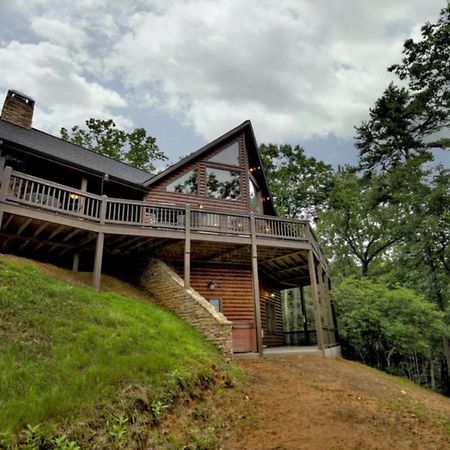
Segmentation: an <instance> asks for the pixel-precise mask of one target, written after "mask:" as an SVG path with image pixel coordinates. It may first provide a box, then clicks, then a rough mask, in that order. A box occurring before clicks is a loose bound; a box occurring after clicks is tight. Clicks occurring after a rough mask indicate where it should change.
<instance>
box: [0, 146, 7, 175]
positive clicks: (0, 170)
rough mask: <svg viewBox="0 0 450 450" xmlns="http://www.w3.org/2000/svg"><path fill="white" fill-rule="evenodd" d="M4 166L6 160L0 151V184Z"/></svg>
mask: <svg viewBox="0 0 450 450" xmlns="http://www.w3.org/2000/svg"><path fill="white" fill-rule="evenodd" d="M5 164H6V158H5V157H4V156H2V151H1V149H0V183H1V182H2V175H3V171H4V169H5Z"/></svg>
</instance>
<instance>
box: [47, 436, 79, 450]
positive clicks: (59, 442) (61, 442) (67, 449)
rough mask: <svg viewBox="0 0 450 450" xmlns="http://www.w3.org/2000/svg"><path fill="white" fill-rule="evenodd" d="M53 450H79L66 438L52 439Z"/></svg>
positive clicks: (77, 446) (76, 445) (75, 444)
mask: <svg viewBox="0 0 450 450" xmlns="http://www.w3.org/2000/svg"><path fill="white" fill-rule="evenodd" d="M52 443H53V444H54V446H55V447H54V448H55V450H81V448H80V446H79V445H78V444H77V443H76V442H75V441H71V440H70V439H68V438H67V436H65V435H63V436H59V437H55V438H53V439H52Z"/></svg>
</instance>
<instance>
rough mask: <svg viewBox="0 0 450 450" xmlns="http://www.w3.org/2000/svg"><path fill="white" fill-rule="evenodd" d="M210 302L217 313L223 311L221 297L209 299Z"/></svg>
mask: <svg viewBox="0 0 450 450" xmlns="http://www.w3.org/2000/svg"><path fill="white" fill-rule="evenodd" d="M208 302H209V304H210V305H211V306H213V307H214V309H215V310H216V311H219V312H220V311H222V299H221V298H219V297H214V298H208Z"/></svg>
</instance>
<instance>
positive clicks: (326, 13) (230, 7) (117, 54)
mask: <svg viewBox="0 0 450 450" xmlns="http://www.w3.org/2000/svg"><path fill="white" fill-rule="evenodd" d="M425 3H426V4H424V2H422V1H420V0H413V1H400V2H399V1H397V2H391V1H388V0H383V1H379V2H377V3H376V7H375V4H374V3H370V4H368V3H367V2H360V1H355V0H341V1H339V2H338V1H329V2H326V4H325V3H323V2H317V1H313V0H305V1H298V0H285V1H280V2H273V1H270V0H248V1H247V2H245V6H244V5H243V3H242V2H241V1H238V0H224V1H219V2H210V1H206V0H190V1H185V0H183V1H181V0H180V1H171V2H169V3H167V2H154V3H153V6H154V10H153V11H142V12H139V13H135V14H133V15H132V16H131V17H130V18H129V21H128V23H127V24H126V26H127V28H128V32H127V33H126V34H125V35H124V36H123V37H122V38H121V39H120V40H119V41H118V42H117V43H116V44H115V45H114V46H113V47H112V50H111V52H110V56H109V59H107V61H106V65H107V67H108V68H110V69H111V70H113V71H116V70H118V71H119V72H120V73H121V76H122V77H123V82H124V83H125V84H126V85H127V86H128V87H129V88H133V89H141V90H142V92H145V93H146V94H147V96H148V91H150V92H152V93H153V101H155V98H156V99H158V101H159V105H160V107H161V108H166V109H167V110H169V111H171V112H172V113H173V114H177V115H178V116H180V117H182V118H183V119H184V120H185V121H188V122H190V123H191V124H192V126H193V127H195V129H196V131H197V132H198V133H199V134H200V135H202V136H203V137H205V138H208V139H209V138H213V137H215V136H217V134H219V133H221V132H222V131H224V130H226V129H227V128H230V127H232V126H234V125H236V123H239V122H240V121H242V120H245V119H247V118H250V119H252V121H253V123H254V125H255V127H256V129H257V134H258V135H259V136H260V138H261V139H262V140H274V141H275V140H278V141H280V140H289V139H295V138H297V139H306V138H311V137H313V136H324V135H328V134H333V135H336V136H337V137H339V138H349V137H351V135H352V134H353V126H354V125H355V124H358V123H359V122H360V120H361V119H362V118H364V117H365V116H366V115H367V111H368V108H369V106H371V105H372V104H373V101H374V100H375V99H376V98H377V97H378V96H379V95H380V93H381V92H382V90H383V89H384V88H385V87H386V85H387V83H388V82H389V80H390V79H391V77H392V76H391V74H388V73H387V72H386V67H387V66H388V65H389V64H392V63H393V62H396V61H398V60H399V58H400V52H401V48H402V43H403V40H404V39H405V38H406V37H408V33H409V32H410V31H411V30H412V29H414V27H417V24H421V23H423V22H424V21H425V19H427V18H434V17H435V16H437V14H438V11H439V8H440V6H441V5H440V1H438V0H436V1H430V2H425ZM155 6H156V7H157V8H155ZM412 13H414V14H412Z"/></svg>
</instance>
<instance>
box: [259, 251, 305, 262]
mask: <svg viewBox="0 0 450 450" xmlns="http://www.w3.org/2000/svg"><path fill="white" fill-rule="evenodd" d="M300 254H301V252H299V251H296V252H294V253H288V254H287V255H279V256H275V257H272V258H270V259H263V260H262V261H261V264H266V263H270V262H272V261H277V260H279V259H280V258H285V257H287V256H296V255H300Z"/></svg>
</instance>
